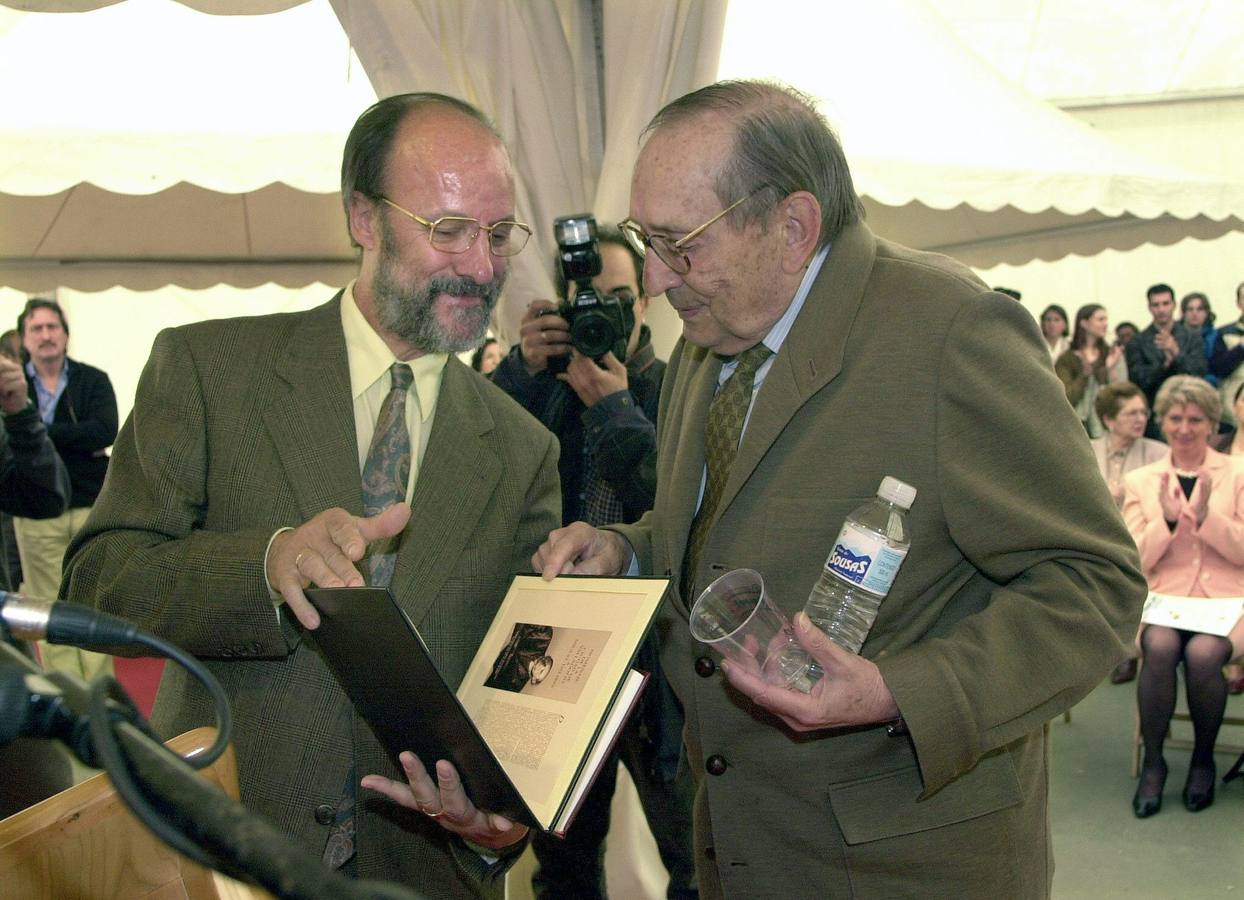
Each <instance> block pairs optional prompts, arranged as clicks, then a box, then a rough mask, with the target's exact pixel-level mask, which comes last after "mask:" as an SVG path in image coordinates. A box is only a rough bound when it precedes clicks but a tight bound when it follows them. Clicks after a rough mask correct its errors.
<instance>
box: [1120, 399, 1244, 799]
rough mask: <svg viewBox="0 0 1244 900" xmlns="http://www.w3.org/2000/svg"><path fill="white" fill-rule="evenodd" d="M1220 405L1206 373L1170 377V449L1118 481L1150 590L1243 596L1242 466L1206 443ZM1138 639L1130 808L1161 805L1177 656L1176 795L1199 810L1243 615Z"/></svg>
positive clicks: (1163, 411)
mask: <svg viewBox="0 0 1244 900" xmlns="http://www.w3.org/2000/svg"><path fill="white" fill-rule="evenodd" d="M1220 408H1221V407H1220V404H1219V401H1218V394H1217V392H1216V391H1215V390H1214V389H1213V388H1212V387H1211V386H1210V385H1209V384H1208V383H1207V382H1206V381H1205V380H1204V379H1201V378H1195V377H1192V376H1188V375H1176V376H1173V377H1172V378H1169V379H1167V381H1166V382H1165V383H1164V384H1163V385H1162V389H1161V390H1160V391H1159V392H1158V397H1157V404H1156V410H1155V412H1156V413H1157V416H1158V421H1159V422H1161V425H1162V431H1163V433H1164V434H1165V435H1166V440H1167V443H1169V444H1170V447H1171V450H1170V454H1169V455H1168V456H1167V457H1166V458H1165V459H1162V460H1159V461H1158V462H1155V463H1151V464H1150V465H1147V466H1144V467H1143V468H1140V469H1137V470H1136V471H1134V472H1132V473H1130V474H1129V475H1128V476H1127V477H1126V479H1125V480H1124V501H1123V518H1124V520H1125V521H1126V522H1127V527H1128V530H1129V531H1130V532H1131V534H1132V537H1133V538H1134V539H1135V541H1136V546H1137V547H1138V548H1139V550H1140V562H1141V567H1142V568H1143V570H1144V573H1145V576H1146V577H1147V579H1148V581H1149V589H1150V590H1152V591H1157V592H1158V593H1165V594H1176V595H1180V596H1188V597H1224V598H1227V597H1237V598H1238V597H1240V596H1244V466H1241V465H1240V464H1239V463H1238V462H1237V461H1235V460H1233V459H1231V458H1230V457H1227V456H1224V455H1223V454H1221V453H1218V452H1216V451H1214V450H1211V449H1210V447H1209V438H1210V435H1212V434H1213V433H1214V432H1215V430H1216V429H1217V426H1218V417H1219V412H1220ZM1224 602H1226V601H1224ZM1232 602H1236V603H1238V601H1232ZM1139 640H1140V652H1141V656H1142V657H1143V659H1144V666H1142V667H1141V670H1140V678H1139V679H1138V682H1137V704H1138V707H1139V711H1140V732H1141V737H1142V739H1143V740H1144V745H1145V756H1144V765H1143V768H1142V770H1141V773H1140V783H1139V785H1138V786H1137V788H1136V795H1135V797H1133V799H1132V809H1133V811H1134V812H1135V814H1136V816H1137V817H1138V818H1142V819H1143V818H1146V817H1147V816H1151V815H1153V814H1154V813H1156V812H1158V811H1159V810H1160V809H1161V808H1162V789H1163V787H1164V785H1165V783H1166V773H1167V766H1166V760H1165V759H1164V758H1163V755H1162V744H1163V741H1164V740H1165V738H1166V734H1167V730H1168V729H1169V727H1170V720H1171V714H1172V713H1173V712H1174V709H1175V687H1176V680H1175V669H1176V668H1177V667H1178V665H1179V664H1180V663H1181V662H1182V663H1183V665H1184V677H1185V680H1186V682H1187V695H1188V712H1189V714H1190V715H1191V718H1192V728H1193V732H1194V736H1195V745H1194V747H1193V750H1192V760H1191V763H1190V765H1189V768H1188V778H1187V782H1186V783H1185V785H1184V791H1183V801H1184V806H1185V807H1187V809H1188V810H1189V811H1190V812H1198V811H1199V810H1202V809H1205V808H1206V807H1207V806H1209V805H1210V804H1211V803H1213V802H1214V781H1215V779H1216V777H1217V773H1216V771H1215V768H1214V742H1215V740H1217V737H1218V729H1219V728H1220V727H1221V725H1222V717H1223V711H1224V710H1225V708H1226V702H1227V682H1226V678H1225V677H1224V675H1223V666H1224V665H1226V663H1227V662H1228V661H1230V660H1231V659H1234V658H1236V657H1238V656H1240V655H1241V654H1242V653H1244V616H1242V617H1241V618H1240V619H1239V620H1238V621H1236V623H1235V625H1234V626H1233V627H1232V629H1231V631H1230V633H1229V634H1228V635H1227V637H1220V636H1218V635H1215V634H1203V633H1199V632H1193V631H1185V630H1181V629H1176V628H1169V627H1166V626H1163V625H1144V624H1142V625H1141V631H1140V638H1139Z"/></svg>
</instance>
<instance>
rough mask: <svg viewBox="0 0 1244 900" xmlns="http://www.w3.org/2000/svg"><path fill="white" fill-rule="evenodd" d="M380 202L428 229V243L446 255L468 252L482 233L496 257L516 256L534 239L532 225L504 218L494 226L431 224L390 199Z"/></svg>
mask: <svg viewBox="0 0 1244 900" xmlns="http://www.w3.org/2000/svg"><path fill="white" fill-rule="evenodd" d="M379 199H380V201H381V202H382V203H387V204H389V206H391V207H393V208H394V209H396V210H397V211H398V212H400V213H401V214H402V215H404V216H408V217H409V218H411V219H413V220H414V221H415V222H418V223H419V224H420V225H422V226H423V227H424V228H426V229H427V230H428V243H430V244H431V245H432V246H433V247H434V248H435V249H437V250H441V251H443V252H445V253H466V252H467V251H468V250H470V249H471V246H472V245H473V244H474V243H475V239H476V238H477V237H479V233H480V232H481V231H486V232H488V252H489V253H491V254H492V255H493V256H514V255H515V254H517V253H520V252H521V251H522V249H523V248H524V247H526V246H527V241H528V240H529V239H530V238H531V228H530V226H528V225H525V224H523V223H522V222H515V221H513V220H511V219H502V220H501V221H500V222H494V223H493V224H491V225H485V224H484V223H483V222H481V221H480V220H479V219H472V218H470V217H469V216H441V217H440V218H439V219H436V220H435V221H428V220H427V219H425V218H423V216H417V215H415V214H414V213H413V212H411V211H410V210H408V209H405V208H403V207H401V206H398V205H397V204H396V203H394V202H393V201H392V200H390V199H389V198H388V197H380V198H379Z"/></svg>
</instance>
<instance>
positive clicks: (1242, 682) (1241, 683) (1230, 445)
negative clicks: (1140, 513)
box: [1209, 285, 1244, 694]
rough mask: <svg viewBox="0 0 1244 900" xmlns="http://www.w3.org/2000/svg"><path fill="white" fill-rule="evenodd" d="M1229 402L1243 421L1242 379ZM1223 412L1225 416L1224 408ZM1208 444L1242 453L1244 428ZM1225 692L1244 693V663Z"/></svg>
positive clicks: (1234, 668) (1230, 673)
mask: <svg viewBox="0 0 1244 900" xmlns="http://www.w3.org/2000/svg"><path fill="white" fill-rule="evenodd" d="M1242 287H1244V285H1242ZM1231 404H1232V411H1233V412H1234V413H1235V421H1236V422H1240V421H1244V381H1241V382H1240V384H1239V386H1238V387H1236V389H1235V396H1233V397H1232V398H1231ZM1223 414H1224V418H1225V417H1226V410H1225V409H1224V410H1223ZM1209 445H1210V446H1211V447H1213V448H1214V449H1215V450H1217V451H1218V452H1219V453H1226V454H1228V455H1230V456H1240V455H1244V428H1240V427H1239V426H1238V425H1236V426H1231V427H1228V428H1227V429H1226V430H1225V431H1219V433H1218V434H1216V435H1214V436H1213V437H1212V438H1210V441H1209ZM1227 693H1228V694H1244V665H1240V664H1239V663H1231V664H1230V665H1228V666H1227Z"/></svg>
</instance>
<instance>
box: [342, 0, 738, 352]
mask: <svg viewBox="0 0 1244 900" xmlns="http://www.w3.org/2000/svg"><path fill="white" fill-rule="evenodd" d="M331 2H332V6H333V9H334V11H335V12H336V13H337V17H338V19H339V20H340V21H341V25H342V27H343V28H344V29H345V32H346V34H347V35H349V37H350V40H351V43H352V44H353V45H354V50H355V52H356V53H357V54H358V57H359V59H360V61H361V62H362V64H363V68H364V69H365V70H366V72H367V75H368V77H369V78H370V80H371V82H372V85H373V86H374V87H375V89H376V93H377V95H378V96H381V97H387V96H390V95H392V94H396V93H402V92H405V91H438V92H440V93H444V94H449V95H452V96H455V97H459V98H461V99H463V100H466V101H467V102H469V103H472V104H474V105H475V106H477V107H479V108H480V109H481V110H483V111H484V112H485V113H486V114H487V115H488V116H490V117H491V118H492V119H493V121H494V122H495V123H496V125H497V128H498V130H499V131H500V132H501V134H502V135H503V136H504V137H505V139H506V141H507V143H508V144H509V147H510V151H511V153H512V155H513V159H514V166H515V171H516V177H517V189H518V211H519V214H520V215H521V216H524V217H526V218H527V219H528V220H529V221H530V222H531V224H532V227H533V229H534V230H535V236H534V238H533V240H532V243H531V246H529V247H528V249H526V250H524V251H523V253H522V254H520V255H519V256H518V257H516V258H515V259H514V262H513V263H512V265H511V274H510V281H509V284H508V286H507V288H506V291H505V294H504V296H503V298H502V302H501V306H500V309H499V311H498V317H497V327H498V330H499V331H500V332H501V334H502V336H503V337H505V338H508V339H511V340H512V339H513V338H514V336H515V335H516V334H517V329H518V322H519V320H520V319H521V318H522V313H523V310H524V309H525V308H526V305H527V303H528V301H529V300H530V299H531V298H533V297H550V296H551V295H552V290H553V281H552V266H553V253H554V244H553V237H552V221H553V219H554V218H555V217H557V216H561V215H567V214H570V213H578V212H594V213H595V214H596V215H597V216H598V217H599V218H600V219H601V220H602V221H617V220H618V219H620V218H622V217H624V216H625V214H626V208H627V197H628V194H629V190H630V176H631V168H632V166H633V164H634V161H635V156H636V152H637V150H638V137H639V132H640V130H641V129H642V128H643V126H644V124H645V123H646V122H647V121H648V119H650V118H651V117H652V115H653V114H654V113H655V112H656V111H657V110H658V109H660V107H661V106H662V105H664V104H665V103H666V102H668V101H669V100H671V99H673V98H674V97H677V96H680V95H681V94H684V93H686V92H687V91H689V90H693V89H694V88H696V87H699V86H701V85H704V84H708V83H709V82H711V81H713V80H714V79H715V77H716V72H717V57H718V52H719V48H720V45H721V35H722V29H723V27H724V23H725V7H726V2H725V0H632V2H621V0H616V2H615V0H606V2H604V3H599V2H594V0H560V2H559V0H388V2H370V0H369V2H364V0H331ZM597 35H600V41H599V46H600V51H599V62H598V55H597ZM601 73H603V80H604V89H603V91H602V90H601V88H600V81H601ZM602 98H603V99H602Z"/></svg>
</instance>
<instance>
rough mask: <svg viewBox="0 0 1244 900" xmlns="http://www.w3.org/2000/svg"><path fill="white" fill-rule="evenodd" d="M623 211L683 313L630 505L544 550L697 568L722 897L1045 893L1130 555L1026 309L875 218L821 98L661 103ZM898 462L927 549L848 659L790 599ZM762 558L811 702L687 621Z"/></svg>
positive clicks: (1118, 653) (710, 838)
mask: <svg viewBox="0 0 1244 900" xmlns="http://www.w3.org/2000/svg"><path fill="white" fill-rule="evenodd" d="M646 138H647V140H646V143H645V144H644V146H643V148H642V150H641V152H640V156H639V160H638V162H637V164H636V168H635V174H634V178H633V181H632V185H631V208H630V212H631V217H630V219H629V220H627V221H626V222H624V223H623V226H622V227H623V231H624V233H626V234H628V235H630V237H631V239H632V241H633V242H634V243H635V244H636V246H638V247H641V248H642V249H643V250H645V251H646V252H647V255H646V259H645V266H644V287H645V289H646V291H647V293H649V294H652V295H655V294H659V293H664V294H665V295H666V297H667V298H668V299H669V302H670V303H671V304H672V305H673V307H674V309H675V310H677V312H678V315H679V316H680V317H681V319H682V322H683V335H682V339H681V340H680V342H679V343H678V345H677V346H676V347H675V349H674V352H673V353H672V355H671V359H670V363H669V370H668V372H667V374H666V379H665V387H664V390H663V392H662V396H661V409H660V413H659V416H658V420H657V439H658V473H657V495H656V500H655V505H654V507H653V510H652V512H651V513H650V514H649V515H648V516H646V517H645V518H644V519H642V520H640V522H639V523H638V524H636V525H629V526H624V525H618V526H609V527H607V528H606V529H593V528H591V527H589V526H587V525H586V524H584V523H575V524H573V525H570V526H568V527H566V528H563V529H559V530H558V531H556V532H553V533H552V534H551V535H550V538H549V540H548V541H547V542H546V543H545V544H544V545H542V546H541V548H540V550H539V551H538V553H537V555H536V557H535V558H534V559H533V563H534V564H535V565H536V567H537V568H539V569H541V570H542V572H543V573H544V574H545V575H546V576H552V575H554V574H557V573H560V572H569V571H573V572H580V573H605V574H615V573H621V572H626V571H635V572H641V571H642V572H652V573H661V574H665V575H669V576H672V577H673V578H675V579H676V581H677V582H679V588H678V590H677V591H676V592H675V595H674V596H673V599H672V600H671V601H670V602H668V603H667V604H666V606H665V608H664V609H663V612H662V616H663V619H662V621H661V622H660V623H659V625H658V627H659V628H660V630H661V634H662V638H663V643H662V665H663V669H664V670H665V672H666V673H667V675H668V677H669V679H670V682H671V684H672V685H673V686H674V690H675V692H676V693H677V694H678V697H679V699H680V700H682V702H683V706H684V710H685V714H686V728H685V732H684V735H685V738H686V741H687V748H688V756H689V758H690V760H691V766H692V771H693V772H694V773H695V774H696V777H697V780H698V785H697V793H696V808H695V827H696V851H697V856H696V867H697V874H698V877H699V883H700V891H701V895H702V896H706V897H783V896H790V897H811V896H817V897H838V896H841V897H908V896H921V897H956V898H964V897H979V898H994V897H1044V896H1048V894H1049V891H1050V884H1051V879H1052V871H1053V870H1052V855H1051V846H1050V835H1049V810H1048V805H1047V800H1048V783H1047V772H1048V758H1047V745H1048V741H1047V735H1046V733H1045V729H1046V723H1047V722H1048V721H1049V719H1050V718H1051V717H1052V716H1055V715H1057V714H1059V713H1060V712H1062V711H1063V710H1064V709H1066V708H1067V707H1068V706H1070V705H1071V704H1072V703H1074V702H1076V701H1077V700H1078V699H1079V698H1081V697H1083V696H1084V695H1085V694H1087V693H1088V692H1089V691H1090V690H1091V689H1092V688H1093V687H1094V685H1096V684H1097V683H1098V682H1099V681H1100V680H1101V678H1102V677H1103V676H1104V675H1105V674H1106V673H1107V672H1108V671H1109V670H1110V668H1111V666H1113V665H1114V664H1115V663H1116V662H1117V661H1119V660H1120V659H1121V658H1123V656H1124V654H1125V649H1124V647H1125V642H1127V641H1130V639H1131V637H1132V634H1133V633H1134V629H1135V623H1136V620H1137V618H1138V616H1139V611H1140V604H1141V601H1142V599H1143V597H1144V594H1145V583H1144V579H1143V578H1142V577H1141V575H1140V572H1139V569H1138V563H1137V558H1136V551H1135V548H1134V547H1133V545H1132V543H1131V541H1130V539H1129V538H1128V536H1127V533H1126V531H1125V530H1124V528H1123V524H1122V522H1121V520H1120V518H1119V515H1118V512H1117V511H1116V510H1115V508H1114V504H1113V503H1112V501H1111V497H1110V494H1109V492H1108V491H1107V490H1106V487H1105V485H1104V483H1103V482H1102V480H1101V478H1100V477H1099V476H1098V474H1097V472H1096V468H1095V466H1094V465H1093V457H1092V454H1091V453H1090V450H1089V446H1088V441H1087V439H1086V438H1085V436H1084V430H1083V428H1082V427H1081V426H1080V424H1079V422H1078V421H1077V419H1076V417H1075V415H1074V414H1073V412H1072V410H1071V408H1070V407H1069V406H1068V405H1067V401H1066V399H1065V397H1064V394H1063V391H1062V388H1061V385H1060V384H1059V382H1058V381H1057V379H1056V378H1055V377H1054V374H1053V372H1052V371H1051V370H1050V365H1049V359H1048V353H1047V352H1046V350H1045V346H1044V342H1043V340H1042V338H1041V335H1040V333H1039V332H1038V330H1037V328H1036V325H1035V323H1034V322H1033V320H1032V317H1031V316H1029V315H1028V314H1027V313H1026V312H1025V311H1024V310H1023V309H1022V308H1021V307H1020V306H1019V305H1018V304H1016V303H1015V302H1014V301H1013V300H1011V299H1010V298H1009V297H1005V296H1002V295H1000V294H997V293H994V292H991V291H990V290H989V288H988V287H987V286H986V285H984V284H983V283H982V282H981V281H980V280H979V279H977V278H976V277H975V276H974V275H973V274H972V273H971V272H970V271H969V270H968V269H967V268H966V267H964V266H962V265H959V264H958V263H955V262H954V261H952V260H950V259H947V258H945V257H941V256H937V255H934V254H929V253H920V252H916V251H913V250H909V249H907V248H904V247H900V246H897V245H895V244H892V243H890V242H888V241H885V240H883V239H881V238H878V237H875V236H874V235H873V234H872V232H871V231H869V229H868V228H867V227H866V226H865V225H864V224H863V221H862V214H861V207H860V201H859V199H858V198H857V196H856V194H855V191H854V188H853V186H852V181H851V174H850V171H849V169H848V167H847V164H846V160H845V158H844V156H843V153H842V149H841V146H840V145H839V144H838V142H837V139H836V138H835V137H834V136H833V134H832V132H831V131H830V130H829V128H828V126H827V124H826V123H825V121H824V119H823V118H822V117H821V115H820V114H819V113H818V112H817V111H816V109H815V107H814V106H813V105H812V103H811V101H810V100H808V99H807V98H805V97H803V96H801V95H799V94H797V93H796V92H794V91H789V90H786V89H783V88H780V87H777V86H774V85H769V84H763V83H756V82H726V83H722V84H717V85H711V86H709V87H707V88H704V89H701V90H700V91H697V92H695V93H692V94H690V95H688V96H686V97H683V98H681V99H679V100H676V101H674V102H673V103H672V104H670V105H669V106H667V107H666V108H665V109H664V110H662V111H661V112H659V113H658V114H657V116H656V118H655V119H654V121H653V122H652V123H651V124H650V125H649V127H648V129H647V132H646ZM887 475H892V476H895V477H897V478H899V479H901V480H902V481H904V482H907V483H908V484H910V485H912V486H914V487H915V488H916V490H917V492H918V493H917V495H916V498H915V503H914V504H913V505H912V507H911V512H910V514H909V516H908V524H909V525H910V528H911V532H912V534H913V543H912V546H911V550H910V553H909V554H908V556H907V558H906V561H905V562H904V563H903V565H902V569H901V570H900V571H899V572H898V576H897V580H896V581H895V582H894V585H893V587H892V589H891V590H890V592H889V594H888V596H886V598H885V599H884V600H883V601H882V603H881V607H880V611H879V614H878V617H877V619H876V622H875V624H874V625H873V627H872V631H871V633H870V634H869V635H868V638H867V640H866V642H865V643H864V646H863V648H862V652H861V654H860V655H853V654H849V653H847V652H845V651H843V650H841V649H839V648H838V647H837V646H836V645H835V644H833V643H832V642H831V641H830V640H829V639H828V638H827V637H826V635H825V634H824V633H822V632H821V631H820V630H819V629H817V628H816V627H815V626H814V625H812V624H811V622H810V621H809V620H808V618H807V616H806V615H804V614H803V613H802V612H800V610H801V608H802V607H803V605H804V601H805V599H806V598H807V597H808V594H809V591H810V590H811V589H812V587H813V585H814V584H815V583H816V581H817V578H818V577H819V576H820V574H821V571H822V565H823V563H824V561H825V559H826V557H827V556H828V555H829V553H830V550H831V549H833V544H834V538H835V536H836V535H837V534H838V531H839V529H840V528H841V526H842V523H843V519H844V517H845V516H847V514H848V513H850V512H851V511H852V510H853V509H854V508H856V507H858V506H860V505H861V504H862V503H863V502H865V501H866V500H868V499H869V498H871V497H872V496H873V495H874V493H875V491H876V490H877V487H878V484H879V483H880V482H881V480H882V478H883V477H885V476H887ZM745 567H746V568H752V569H756V570H759V572H760V573H761V574H762V575H763V577H764V579H765V585H766V588H767V590H768V592H769V594H770V596H771V597H772V598H773V600H774V601H775V602H776V603H777V604H778V606H780V607H781V608H782V609H783V610H784V611H785V613H786V614H787V615H788V616H790V617H791V618H792V619H794V633H795V636H796V637H797V638H798V640H799V641H800V642H801V643H802V644H803V646H804V647H806V648H807V650H808V651H809V653H810V654H811V655H812V656H813V657H814V658H815V659H816V661H817V662H819V664H820V666H821V668H822V669H823V671H824V673H825V674H824V678H823V679H822V680H820V681H819V682H818V683H816V684H815V686H813V687H812V688H811V692H810V693H800V692H799V691H796V690H789V689H786V688H784V687H782V686H775V685H770V684H766V683H765V682H764V681H762V680H760V679H759V678H758V677H756V676H754V675H753V674H751V673H749V672H748V671H745V670H744V668H743V667H741V666H739V665H737V664H735V663H733V662H732V663H728V664H727V663H723V662H722V661H721V660H720V659H717V658H715V657H714V656H713V655H712V653H711V652H710V651H709V650H708V648H706V647H704V646H703V645H699V644H697V643H696V642H694V641H693V640H692V638H691V635H690V633H689V631H688V627H687V617H688V612H689V610H690V608H691V606H692V604H693V603H694V601H695V599H696V597H697V595H698V594H699V592H701V591H702V590H703V589H704V588H705V587H706V586H707V585H708V584H709V583H710V582H712V581H713V579H715V578H716V577H717V576H718V575H720V574H722V573H724V572H727V571H730V570H732V569H738V568H745Z"/></svg>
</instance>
